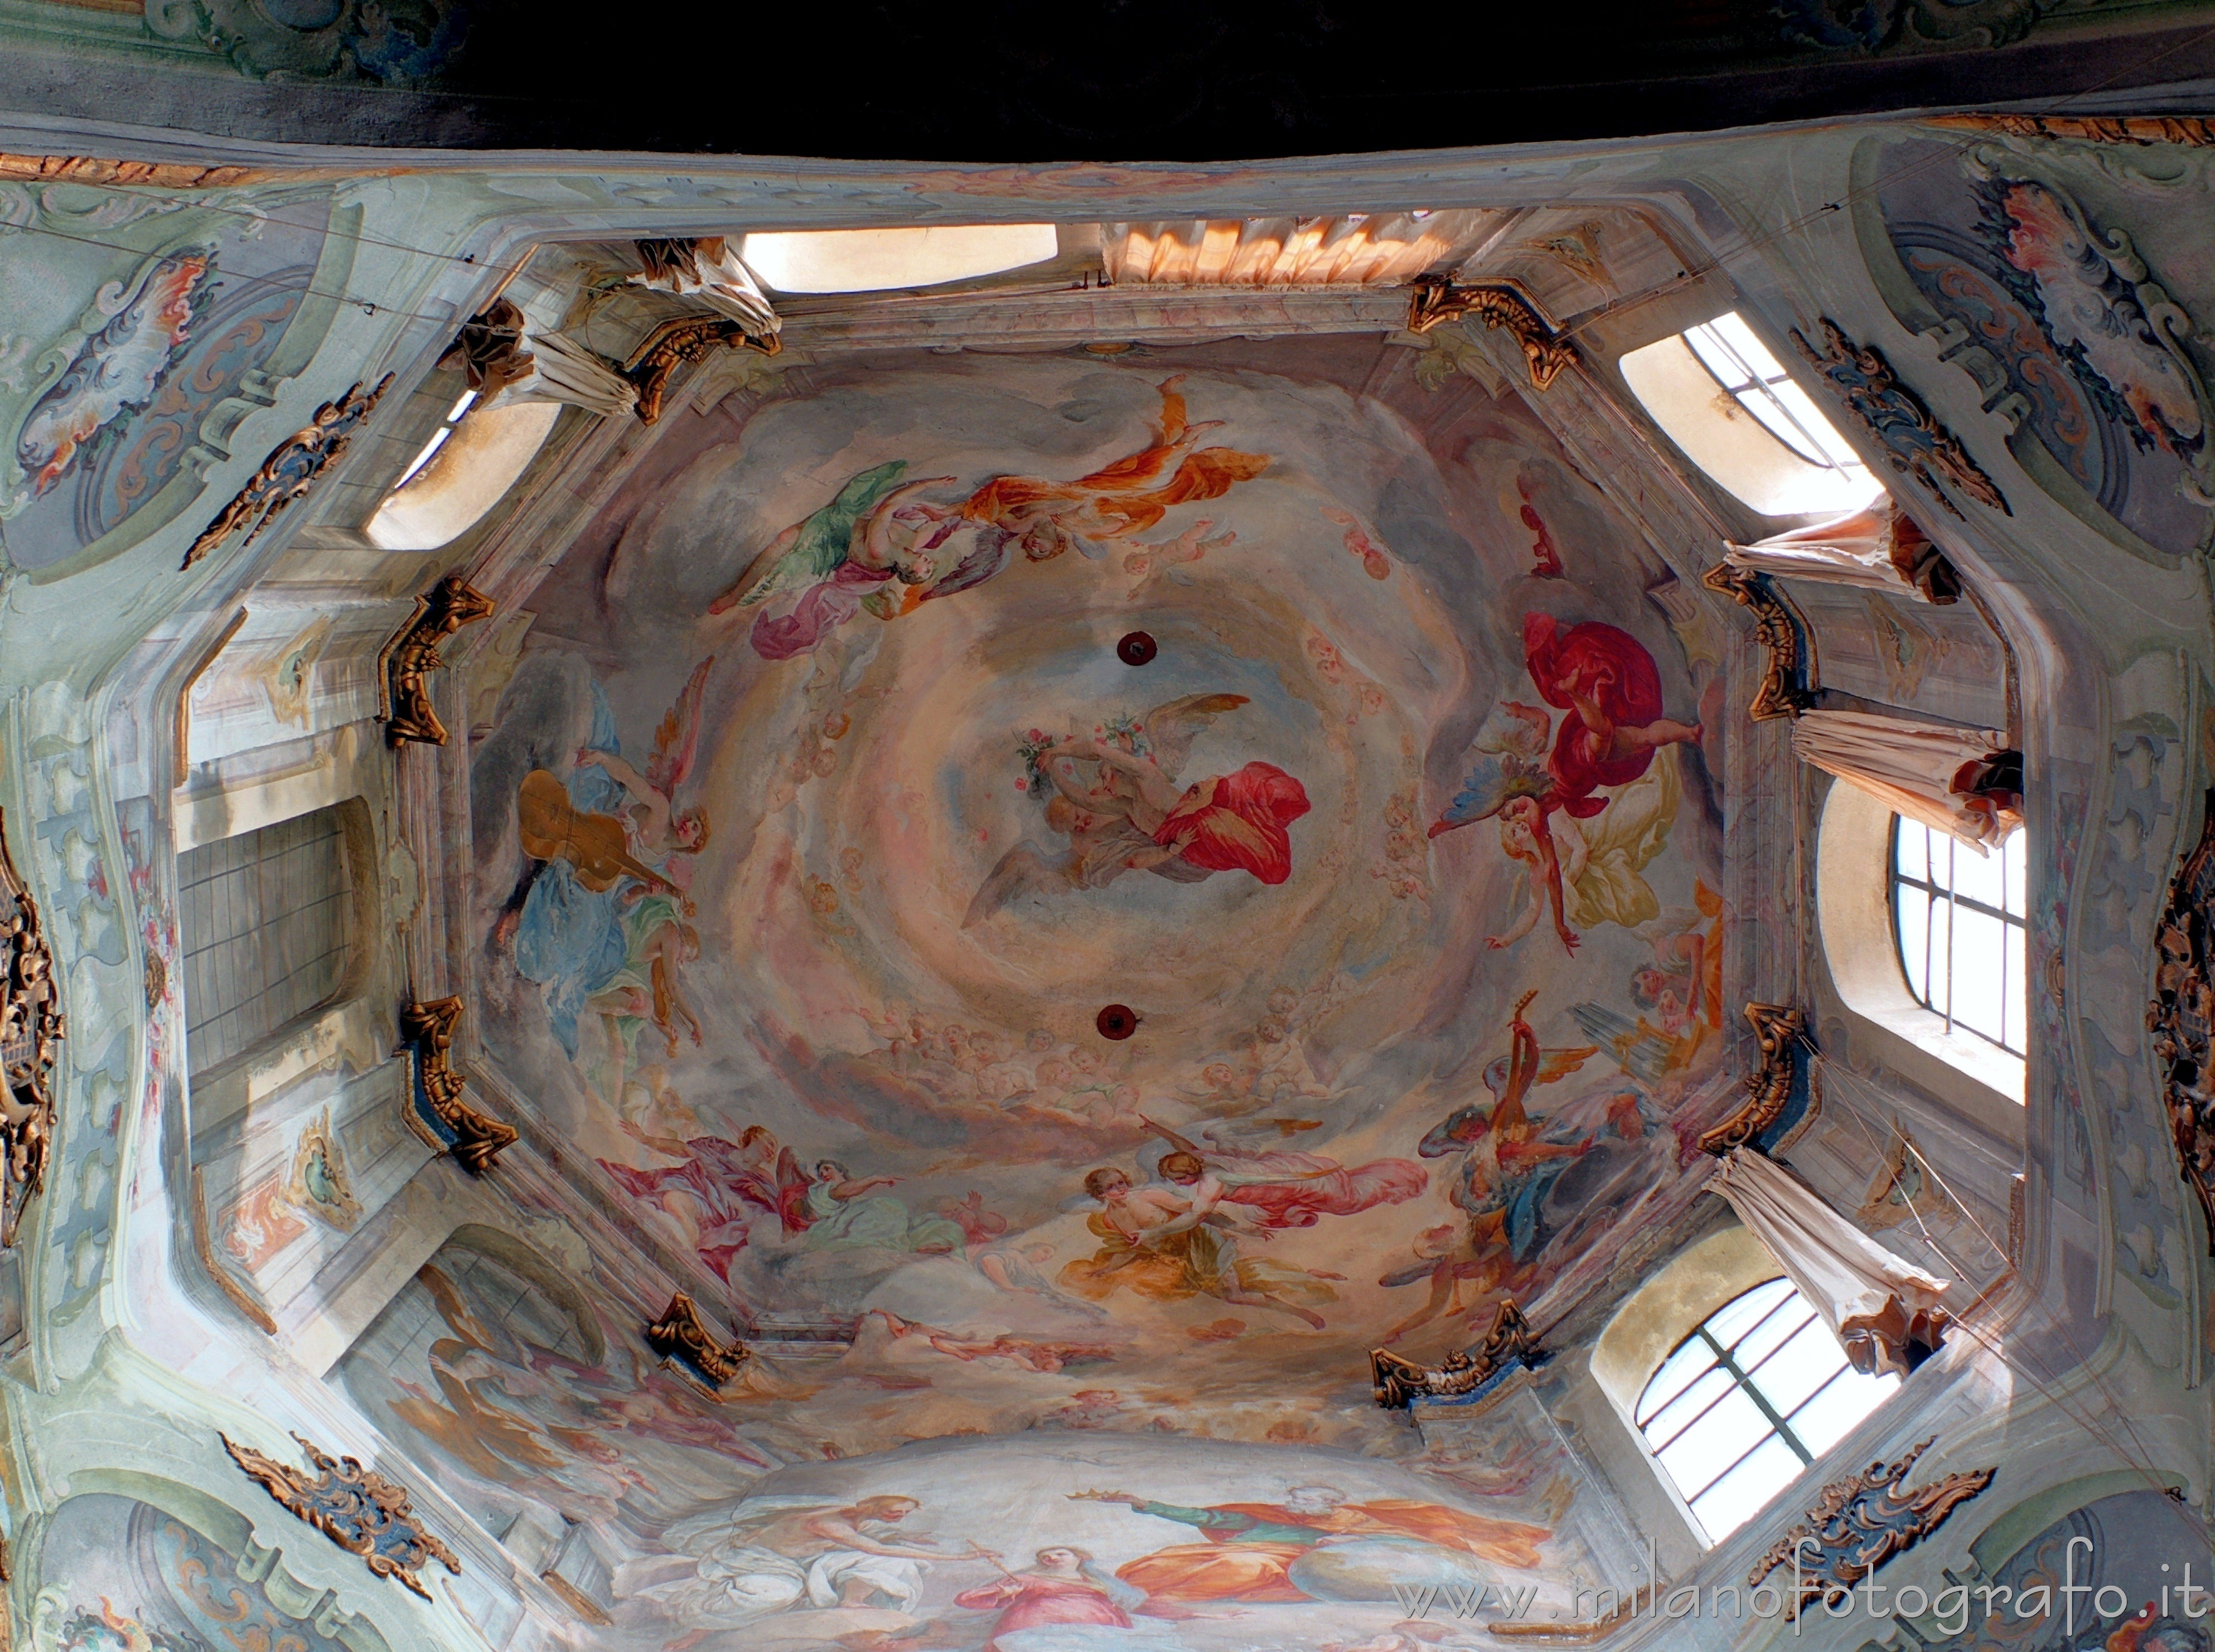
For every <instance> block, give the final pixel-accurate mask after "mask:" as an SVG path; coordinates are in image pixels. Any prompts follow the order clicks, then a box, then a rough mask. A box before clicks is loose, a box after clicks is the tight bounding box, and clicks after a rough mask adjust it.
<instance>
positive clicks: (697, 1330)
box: [646, 1291, 753, 1388]
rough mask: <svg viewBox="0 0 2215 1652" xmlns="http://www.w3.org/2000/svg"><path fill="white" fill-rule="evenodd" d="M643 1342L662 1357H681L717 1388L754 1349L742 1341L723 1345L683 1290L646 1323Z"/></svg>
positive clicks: (748, 1357) (725, 1381)
mask: <svg viewBox="0 0 2215 1652" xmlns="http://www.w3.org/2000/svg"><path fill="white" fill-rule="evenodd" d="M646 1345H647V1347H648V1348H651V1349H653V1351H654V1352H655V1353H657V1354H659V1355H661V1356H662V1357H663V1358H664V1359H674V1360H682V1361H684V1363H685V1364H687V1365H689V1366H690V1367H692V1368H693V1369H694V1370H695V1371H697V1372H698V1373H699V1374H701V1375H702V1376H703V1377H704V1378H706V1379H707V1380H708V1381H709V1384H710V1385H711V1386H715V1387H717V1388H720V1387H721V1386H723V1385H724V1384H725V1383H727V1382H728V1381H729V1380H731V1379H732V1378H733V1377H735V1376H737V1375H738V1374H739V1368H740V1367H743V1366H744V1365H745V1362H746V1361H748V1360H750V1359H752V1358H753V1350H752V1349H750V1348H748V1347H747V1346H746V1345H745V1343H731V1344H730V1345H729V1346H728V1347H726V1346H725V1345H724V1344H723V1343H721V1342H719V1341H717V1340H716V1337H715V1332H714V1331H710V1330H709V1329H708V1322H707V1321H706V1320H704V1319H702V1318H701V1317H700V1309H699V1307H698V1306H697V1305H696V1303H694V1301H693V1300H692V1299H691V1298H690V1297H689V1296H687V1295H686V1294H684V1292H683V1291H678V1293H677V1294H675V1295H674V1296H672V1297H671V1298H670V1299H669V1306H667V1307H666V1308H665V1309H663V1310H662V1313H661V1318H660V1319H656V1320H655V1321H653V1324H651V1325H647V1328H646Z"/></svg>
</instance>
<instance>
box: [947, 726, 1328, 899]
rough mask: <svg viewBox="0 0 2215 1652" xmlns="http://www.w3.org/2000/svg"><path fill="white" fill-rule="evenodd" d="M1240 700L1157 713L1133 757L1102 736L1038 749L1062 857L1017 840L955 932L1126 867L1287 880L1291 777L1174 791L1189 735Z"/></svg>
mask: <svg viewBox="0 0 2215 1652" xmlns="http://www.w3.org/2000/svg"><path fill="white" fill-rule="evenodd" d="M1244 704H1246V696H1245V695H1244V694H1187V695H1186V696H1185V697H1184V698H1182V699H1181V700H1173V701H1169V703H1168V704H1166V705H1162V706H1157V707H1154V708H1153V709H1152V710H1151V711H1150V712H1148V713H1146V715H1145V717H1144V719H1142V720H1141V721H1140V722H1139V723H1138V724H1137V725H1135V726H1134V729H1133V732H1134V733H1136V732H1139V731H1143V733H1144V737H1145V750H1144V753H1143V754H1142V753H1141V752H1140V751H1138V750H1134V749H1133V747H1132V746H1131V745H1126V744H1124V743H1121V742H1120V741H1118V740H1115V739H1112V738H1101V737H1091V738H1083V737H1071V738H1070V739H1067V740H1062V741H1058V742H1056V743H1053V744H1052V745H1050V746H1048V747H1047V748H1046V750H1043V751H1042V752H1040V758H1039V765H1038V767H1039V772H1040V776H1041V778H1042V779H1043V780H1045V781H1046V782H1047V783H1048V784H1050V785H1051V786H1052V789H1053V796H1052V797H1051V798H1048V799H1047V804H1046V824H1047V825H1048V826H1049V827H1050V828H1052V829H1053V830H1055V831H1057V832H1059V833H1061V834H1063V835H1065V836H1066V837H1067V838H1068V839H1069V841H1070V849H1069V852H1068V853H1067V854H1064V855H1061V856H1058V857H1049V856H1047V855H1046V854H1042V853H1040V850H1039V849H1037V848H1036V847H1034V846H1033V845H1031V844H1028V843H1019V844H1017V845H1016V846H1015V847H1013V848H1011V849H1009V851H1008V852H1007V854H1003V855H1002V856H1001V857H1000V860H999V862H998V864H997V865H996V866H994V867H993V868H992V870H991V872H990V873H989V874H988V875H987V876H986V878H985V882H984V884H983V885H982V886H981V887H980V888H979V890H978V891H977V894H976V897H975V898H974V899H973V900H972V901H971V902H970V903H969V910H968V912H967V914H966V915H965V916H964V917H963V919H962V927H963V928H965V929H966V928H970V927H973V926H975V925H976V924H979V923H980V922H982V921H984V920H985V919H986V918H988V917H990V916H991V915H992V914H993V913H995V912H997V911H998V910H999V909H1001V908H1002V907H1003V906H1005V905H1006V904H1008V902H1010V901H1012V900H1015V899H1016V898H1018V897H1019V896H1026V895H1051V894H1057V893H1059V892H1061V891H1064V890H1077V889H1100V888H1103V887H1105V886H1106V885H1107V884H1110V883H1113V882H1114V880H1115V879H1116V878H1120V877H1121V876H1122V875H1123V874H1124V873H1125V872H1153V873H1154V874H1155V875H1156V876H1157V877H1162V878H1169V880H1170V881H1172V882H1175V883H1181V884H1192V883H1198V882H1200V880H1202V879H1203V878H1206V877H1208V876H1209V875H1210V874H1211V873H1213V872H1229V871H1233V870H1242V871H1246V872H1252V873H1253V874H1254V876H1255V877H1256V878H1260V879H1261V881H1262V882H1263V883H1265V884H1281V883H1283V882H1284V881H1285V879H1286V878H1289V877H1290V876H1291V875H1292V840H1291V838H1290V837H1289V836H1288V835H1287V834H1286V832H1285V827H1286V826H1287V825H1288V824H1289V823H1291V822H1292V821H1294V820H1297V819H1298V818H1299V817H1301V816H1302V815H1304V814H1305V813H1307V811H1308V806H1309V805H1308V796H1307V792H1306V790H1305V788H1304V787H1303V786H1301V785H1300V783H1299V782H1298V780H1294V779H1293V778H1292V776H1291V775H1290V774H1286V773H1285V771H1284V770H1283V769H1281V768H1278V767H1276V765H1274V764H1273V763H1266V762H1249V763H1248V764H1247V765H1246V766H1245V767H1244V768H1241V769H1239V770H1238V771H1237V772H1236V773H1235V774H1220V775H1216V776H1213V777H1211V778H1210V779H1207V780H1200V781H1197V782H1195V783H1194V784H1193V785H1190V786H1185V787H1183V788H1182V789H1181V790H1180V789H1179V787H1178V785H1177V774H1178V772H1179V771H1180V770H1181V769H1182V768H1183V767H1184V762H1185V759H1186V757H1187V756H1188V755H1189V754H1190V752H1191V750H1192V743H1193V739H1194V738H1195V737H1197V736H1198V734H1199V733H1200V731H1201V730H1202V729H1204V728H1206V726H1208V725H1210V724H1212V722H1213V721H1214V720H1215V719H1217V718H1218V717H1220V716H1221V715H1223V714H1224V713H1225V712H1230V711H1235V710H1236V709H1237V708H1238V707H1241V706H1242V705H1244Z"/></svg>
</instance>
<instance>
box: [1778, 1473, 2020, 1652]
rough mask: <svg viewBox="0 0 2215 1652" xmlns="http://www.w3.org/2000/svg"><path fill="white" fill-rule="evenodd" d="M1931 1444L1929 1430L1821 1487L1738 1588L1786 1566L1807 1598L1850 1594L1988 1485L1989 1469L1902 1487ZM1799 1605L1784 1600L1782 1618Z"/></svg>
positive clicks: (1829, 1600) (1829, 1599) (1828, 1599)
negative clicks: (1915, 1442) (1887, 1459)
mask: <svg viewBox="0 0 2215 1652" xmlns="http://www.w3.org/2000/svg"><path fill="white" fill-rule="evenodd" d="M1935 1441H1936V1436H1935V1435H1934V1436H1933V1437H1932V1439H1930V1440H1925V1441H1924V1442H1923V1443H1922V1444H1921V1445H1919V1446H1917V1447H1914V1448H1913V1449H1912V1450H1911V1451H1909V1452H1908V1453H1906V1454H1905V1456H1902V1457H1901V1458H1899V1459H1898V1460H1897V1461H1895V1462H1893V1464H1891V1465H1889V1466H1887V1465H1885V1464H1883V1463H1871V1464H1870V1465H1868V1467H1867V1468H1866V1469H1864V1470H1862V1472H1860V1473H1859V1474H1856V1475H1855V1476H1853V1477H1852V1478H1850V1479H1844V1480H1834V1481H1832V1483H1831V1484H1829V1485H1826V1486H1825V1487H1824V1488H1823V1494H1822V1496H1820V1497H1819V1498H1818V1499H1817V1500H1816V1502H1815V1506H1814V1507H1813V1508H1810V1509H1809V1510H1808V1511H1807V1519H1806V1520H1803V1521H1802V1522H1801V1524H1799V1525H1797V1526H1795V1527H1793V1528H1792V1529H1791V1530H1790V1531H1789V1532H1787V1533H1785V1534H1784V1535H1783V1536H1782V1538H1780V1539H1777V1541H1776V1546H1775V1547H1773V1548H1771V1549H1770V1551H1769V1552H1768V1553H1767V1554H1765V1555H1764V1556H1762V1557H1761V1558H1760V1560H1758V1562H1756V1563H1755V1564H1754V1568H1753V1569H1752V1571H1750V1572H1748V1573H1747V1574H1746V1587H1747V1588H1753V1587H1755V1586H1756V1585H1758V1583H1759V1582H1761V1580H1762V1579H1763V1578H1764V1577H1766V1576H1769V1575H1770V1573H1771V1572H1773V1571H1776V1569H1778V1568H1779V1567H1786V1568H1789V1569H1791V1570H1792V1571H1793V1574H1794V1576H1795V1578H1805V1579H1806V1580H1807V1581H1806V1582H1804V1583H1802V1584H1801V1588H1803V1589H1804V1590H1805V1591H1806V1592H1807V1595H1809V1596H1811V1597H1813V1598H1815V1599H1819V1600H1822V1601H1823V1602H1824V1603H1825V1606H1828V1605H1831V1604H1833V1603H1835V1602H1837V1601H1838V1600H1844V1598H1845V1597H1847V1596H1848V1595H1850V1594H1852V1593H1853V1590H1854V1585H1856V1583H1858V1582H1861V1581H1862V1579H1863V1578H1864V1577H1867V1576H1869V1574H1870V1573H1872V1572H1874V1570H1876V1569H1877V1568H1878V1567H1880V1566H1881V1565H1883V1564H1884V1563H1885V1562H1886V1561H1887V1560H1890V1559H1891V1558H1892V1557H1893V1556H1894V1555H1897V1554H1902V1553H1905V1551H1907V1550H1909V1549H1911V1548H1913V1547H1914V1546H1915V1545H1917V1544H1918V1543H1920V1542H1922V1541H1923V1539H1925V1538H1927V1537H1929V1536H1930V1534H1931V1533H1933V1532H1935V1531H1936V1530H1937V1529H1938V1528H1939V1527H1942V1526H1943V1525H1944V1524H1945V1523H1946V1520H1947V1518H1948V1516H1949V1515H1950V1514H1953V1512H1954V1510H1955V1509H1956V1508H1960V1506H1961V1505H1962V1504H1963V1503H1965V1502H1968V1501H1969V1499H1970V1498H1972V1497H1974V1496H1978V1495H1979V1493H1981V1492H1982V1491H1983V1490H1984V1489H1985V1487H1986V1486H1988V1485H1990V1484H1991V1483H1992V1475H1993V1474H1994V1472H1996V1471H1994V1470H1992V1469H1988V1468H1980V1469H1976V1470H1973V1472H1969V1473H1967V1474H1948V1475H1947V1476H1946V1477H1945V1478H1943V1479H1939V1480H1934V1481H1932V1482H1931V1483H1930V1484H1929V1485H1926V1486H1924V1487H1922V1488H1920V1489H1919V1490H1914V1491H1910V1490H1906V1488H1905V1485H1904V1484H1902V1483H1903V1482H1904V1481H1905V1480H1906V1478H1907V1477H1908V1476H1909V1475H1910V1474H1911V1473H1912V1472H1914V1469H1915V1465H1916V1462H1917V1459H1919V1458H1921V1457H1922V1455H1923V1453H1924V1452H1926V1451H1928V1450H1930V1447H1931V1446H1932V1445H1933V1444H1934V1443H1935ZM1801 1604H1802V1602H1801V1600H1792V1601H1790V1602H1789V1603H1788V1604H1787V1606H1786V1607H1785V1612H1784V1615H1785V1616H1786V1617H1787V1618H1797V1617H1798V1616H1799V1615H1800V1608H1801Z"/></svg>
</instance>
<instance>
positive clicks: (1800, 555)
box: [1723, 495, 1961, 603]
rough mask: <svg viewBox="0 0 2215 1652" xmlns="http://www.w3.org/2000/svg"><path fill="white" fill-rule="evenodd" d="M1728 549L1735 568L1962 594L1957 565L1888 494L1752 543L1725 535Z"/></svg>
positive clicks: (1936, 597)
mask: <svg viewBox="0 0 2215 1652" xmlns="http://www.w3.org/2000/svg"><path fill="white" fill-rule="evenodd" d="M1723 549H1724V553H1725V554H1724V557H1723V560H1724V561H1726V562H1727V563H1729V564H1730V566H1733V567H1734V568H1751V569H1753V570H1754V571H1756V572H1761V573H1768V574H1775V575H1777V576H1779V577H1781V578H1786V579H1815V580H1820V581H1822V582H1824V583H1825V584H1837V585H1859V586H1862V587H1864V588H1866V589H1868V590H1887V591H1891V592H1892V593H1893V594H1894V595H1895V596H1897V595H1906V596H1910V597H1919V598H1920V599H1921V600H1923V601H1924V602H1926V603H1951V602H1954V601H1955V600H1956V599H1957V598H1959V597H1960V594H1961V579H1960V575H1959V574H1957V573H1956V572H1954V565H1953V564H1952V563H1950V562H1948V560H1946V557H1945V554H1944V553H1943V552H1942V551H1941V550H1939V548H1937V547H1936V545H1933V544H1932V543H1931V542H1930V540H1929V539H1928V538H1927V537H1925V536H1924V532H1923V530H1922V529H1920V528H1917V526H1916V525H1915V523H1914V521H1913V519H1912V518H1911V517H1909V516H1908V515H1907V513H1906V512H1905V511H1902V510H1901V509H1900V508H1899V505H1897V504H1895V503H1894V502H1893V499H1891V497H1890V496H1889V495H1887V496H1884V497H1881V498H1880V499H1877V500H1876V502H1875V503H1874V504H1873V505H1865V506H1864V507H1862V509H1861V510H1859V511H1855V512H1853V513H1852V514H1851V515H1850V516H1844V517H1837V518H1835V519H1834V520H1832V521H1830V522H1819V523H1816V524H1815V525H1814V526H1813V527H1811V528H1795V529H1792V530H1791V531H1790V532H1789V533H1782V534H1772V535H1770V536H1769V537H1768V538H1767V539H1763V540H1757V541H1754V543H1752V544H1751V545H1734V544H1731V543H1729V542H1728V541H1726V542H1725V544H1724V547H1723Z"/></svg>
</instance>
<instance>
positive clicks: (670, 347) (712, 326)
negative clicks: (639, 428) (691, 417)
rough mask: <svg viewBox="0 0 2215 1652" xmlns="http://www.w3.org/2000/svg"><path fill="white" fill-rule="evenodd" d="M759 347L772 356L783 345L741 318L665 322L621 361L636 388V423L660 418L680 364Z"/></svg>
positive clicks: (701, 317)
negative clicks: (721, 352) (711, 354)
mask: <svg viewBox="0 0 2215 1652" xmlns="http://www.w3.org/2000/svg"><path fill="white" fill-rule="evenodd" d="M741 348H743V349H748V350H758V351H760V352H762V354H763V355H764V356H774V355H776V353H777V352H779V351H780V350H782V349H783V348H784V343H783V340H781V339H779V338H778V337H777V335H776V333H758V332H754V331H752V330H750V329H749V328H748V327H746V325H745V323H744V322H742V321H732V320H731V319H729V318H728V317H727V316H722V315H697V316H685V317H683V318H680V319H679V320H677V321H664V322H663V323H662V324H661V325H660V327H656V328H654V329H653V332H651V333H647V335H646V342H645V343H643V344H641V345H640V346H639V347H638V348H637V349H636V350H635V351H633V352H631V358H630V359H629V361H628V362H626V363H624V364H623V376H624V377H625V378H627V379H629V381H630V382H632V383H633V384H635V385H636V386H637V387H638V406H637V407H636V408H635V409H634V411H635V412H636V413H637V414H638V422H639V423H640V424H641V425H651V424H652V423H653V421H654V420H655V419H659V418H660V417H661V398H662V396H663V395H665V394H666V392H667V390H668V389H669V381H670V378H671V376H672V375H674V374H675V372H676V371H677V370H678V368H680V367H683V366H684V365H686V364H688V363H690V362H696V361H699V360H702V359H703V358H705V357H706V356H707V355H708V353H709V352H710V351H713V350H717V349H723V350H738V349H741Z"/></svg>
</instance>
